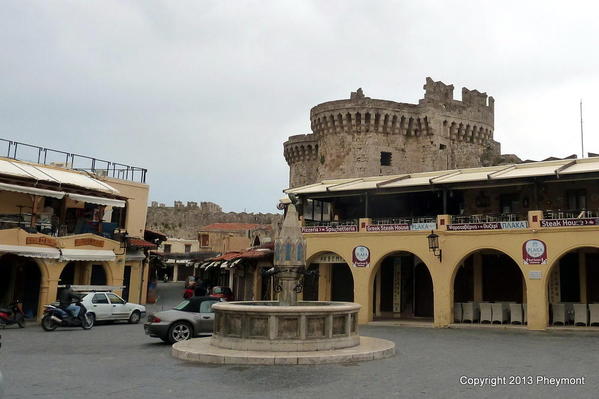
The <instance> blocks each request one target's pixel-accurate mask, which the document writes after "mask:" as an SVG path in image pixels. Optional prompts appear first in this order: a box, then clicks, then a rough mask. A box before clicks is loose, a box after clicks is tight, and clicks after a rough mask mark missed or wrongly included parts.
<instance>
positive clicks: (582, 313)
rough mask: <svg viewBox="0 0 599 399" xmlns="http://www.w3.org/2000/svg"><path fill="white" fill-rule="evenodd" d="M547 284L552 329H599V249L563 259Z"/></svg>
mask: <svg viewBox="0 0 599 399" xmlns="http://www.w3.org/2000/svg"><path fill="white" fill-rule="evenodd" d="M548 284H549V285H548V297H549V309H548V310H549V325H568V324H569V325H575V326H599V249H597V248H588V247H587V248H578V249H576V250H573V251H570V252H568V253H566V254H565V255H563V256H562V257H561V258H560V259H559V260H558V261H557V262H555V264H554V265H553V267H552V269H551V271H550V273H549V279H548Z"/></svg>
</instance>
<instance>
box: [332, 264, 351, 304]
mask: <svg viewBox="0 0 599 399" xmlns="http://www.w3.org/2000/svg"><path fill="white" fill-rule="evenodd" d="M331 269H332V270H331V301H340V302H353V301H354V278H353V276H352V274H351V270H350V269H349V266H348V265H347V263H337V264H333V265H332V268H331Z"/></svg>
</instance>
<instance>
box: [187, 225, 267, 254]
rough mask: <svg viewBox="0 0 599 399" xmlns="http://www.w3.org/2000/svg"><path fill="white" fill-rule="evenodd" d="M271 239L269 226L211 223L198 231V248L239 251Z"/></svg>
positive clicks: (222, 251)
mask: <svg viewBox="0 0 599 399" xmlns="http://www.w3.org/2000/svg"><path fill="white" fill-rule="evenodd" d="M271 241H272V228H271V226H269V225H262V224H255V223H212V224H209V225H207V226H203V227H202V228H201V229H200V231H199V232H198V242H199V244H200V249H201V250H206V251H214V252H218V253H225V252H229V251H241V250H243V249H246V248H248V247H252V246H258V245H262V244H265V243H267V242H271Z"/></svg>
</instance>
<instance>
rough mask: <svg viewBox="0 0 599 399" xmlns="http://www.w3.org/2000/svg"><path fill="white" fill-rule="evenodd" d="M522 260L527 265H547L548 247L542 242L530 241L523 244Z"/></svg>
mask: <svg viewBox="0 0 599 399" xmlns="http://www.w3.org/2000/svg"><path fill="white" fill-rule="evenodd" d="M522 259H523V260H524V264H525V265H545V264H547V245H545V243H544V242H543V241H541V240H528V241H526V242H524V244H522Z"/></svg>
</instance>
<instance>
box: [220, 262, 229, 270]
mask: <svg viewBox="0 0 599 399" xmlns="http://www.w3.org/2000/svg"><path fill="white" fill-rule="evenodd" d="M220 268H221V269H228V268H229V262H223V263H222V264H221V265H220Z"/></svg>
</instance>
